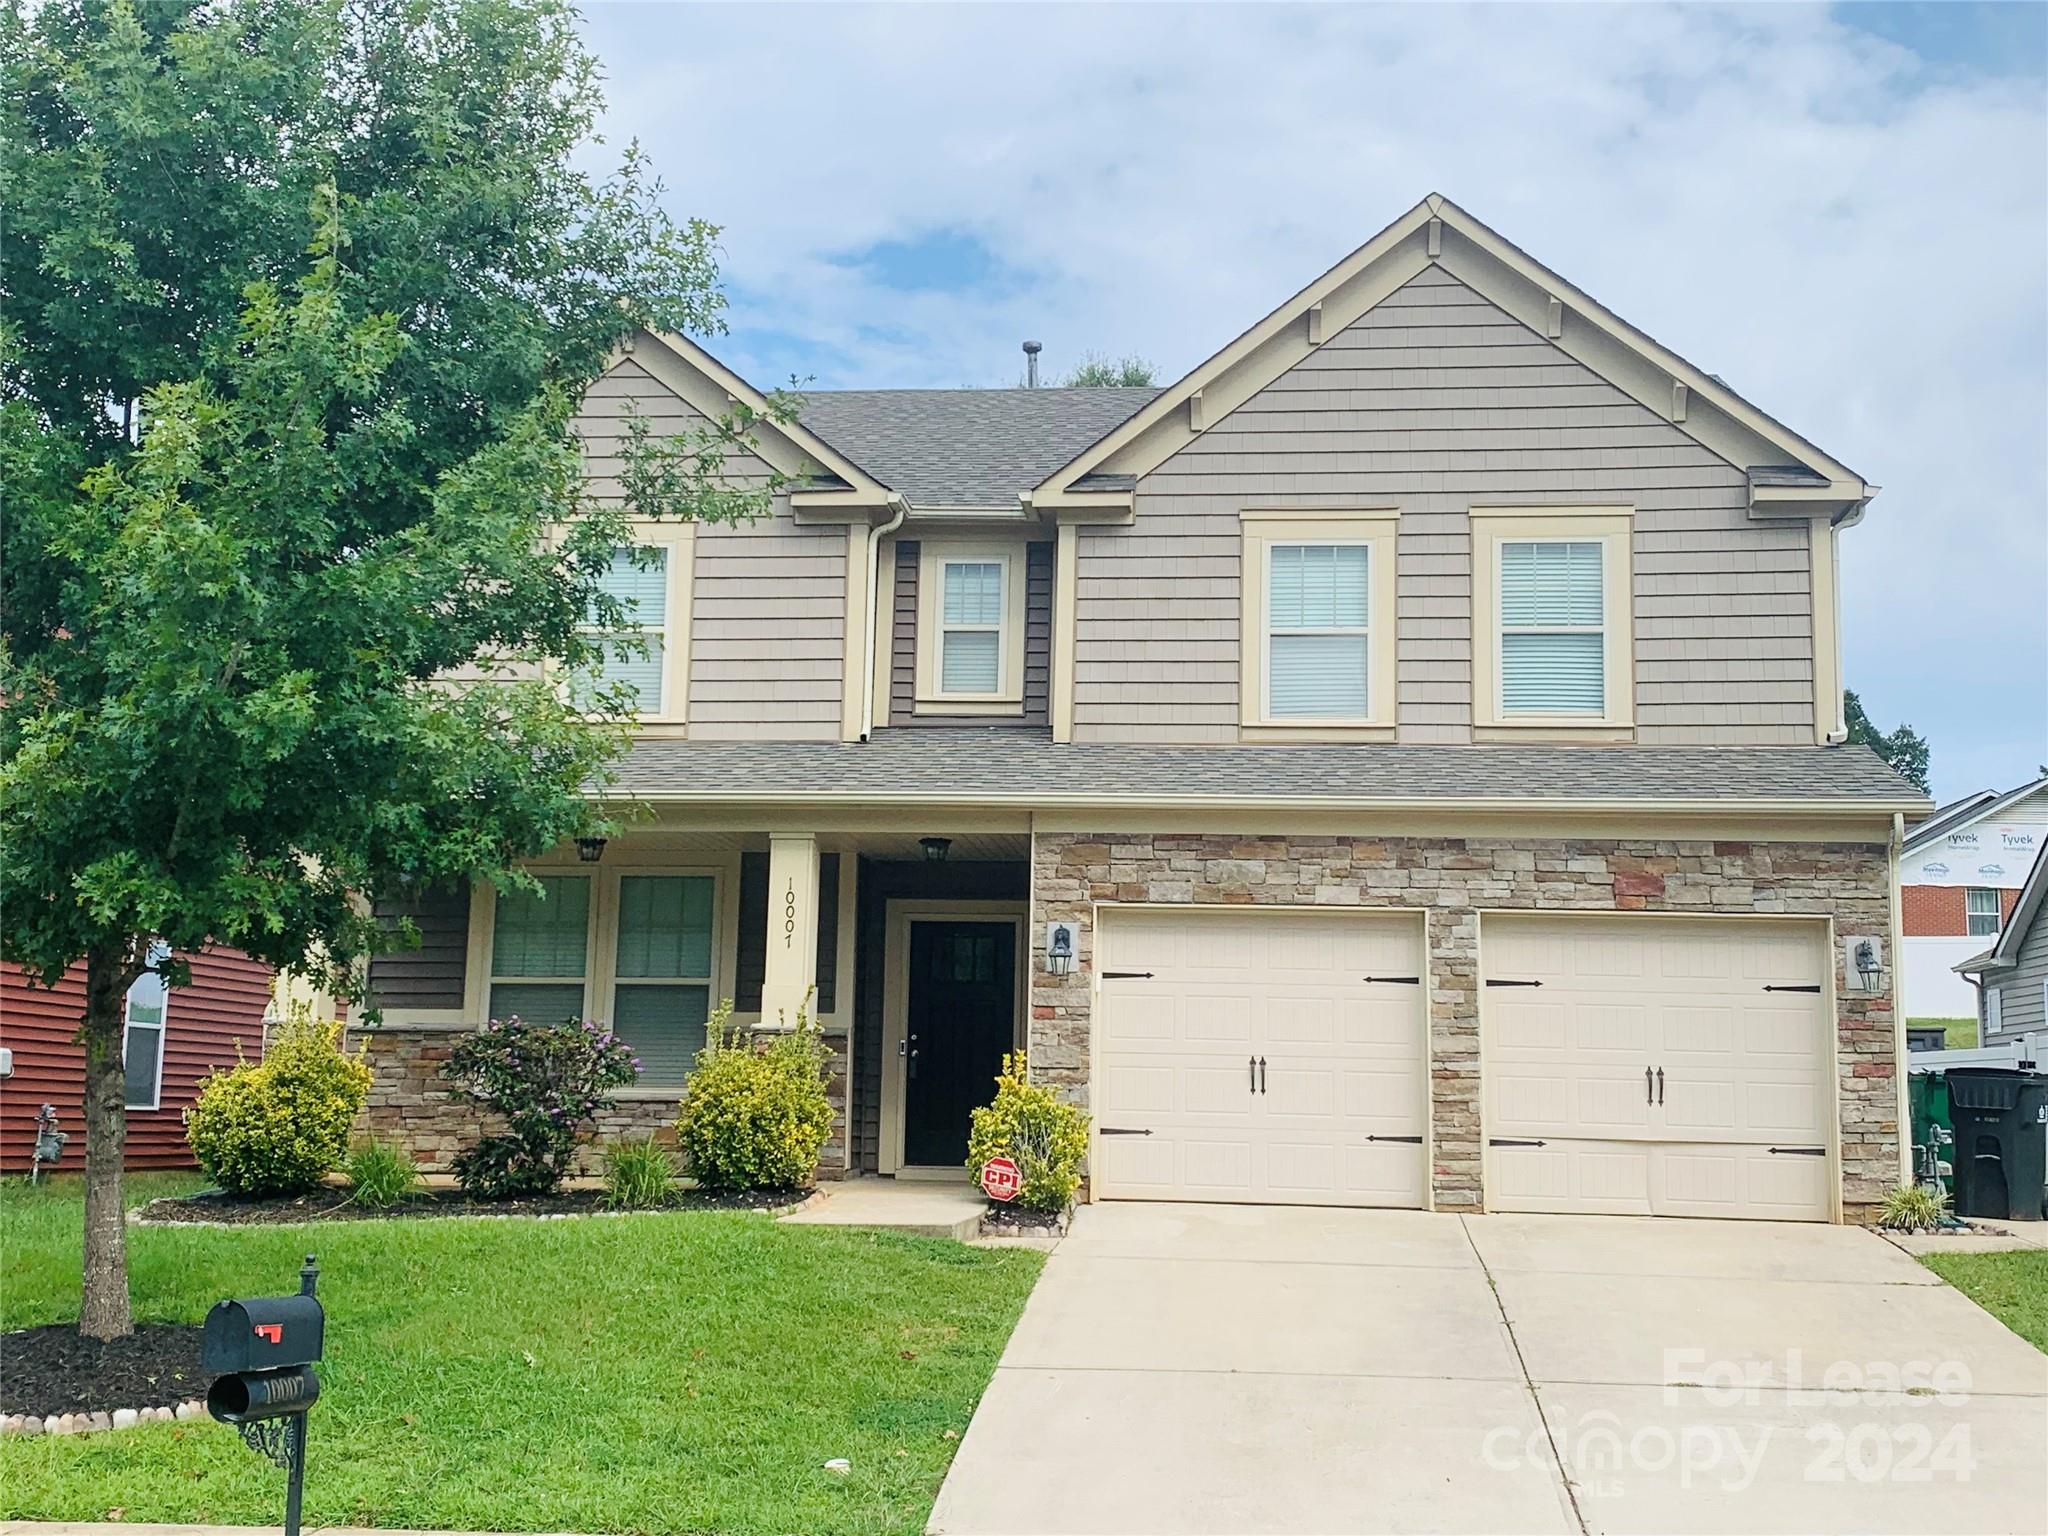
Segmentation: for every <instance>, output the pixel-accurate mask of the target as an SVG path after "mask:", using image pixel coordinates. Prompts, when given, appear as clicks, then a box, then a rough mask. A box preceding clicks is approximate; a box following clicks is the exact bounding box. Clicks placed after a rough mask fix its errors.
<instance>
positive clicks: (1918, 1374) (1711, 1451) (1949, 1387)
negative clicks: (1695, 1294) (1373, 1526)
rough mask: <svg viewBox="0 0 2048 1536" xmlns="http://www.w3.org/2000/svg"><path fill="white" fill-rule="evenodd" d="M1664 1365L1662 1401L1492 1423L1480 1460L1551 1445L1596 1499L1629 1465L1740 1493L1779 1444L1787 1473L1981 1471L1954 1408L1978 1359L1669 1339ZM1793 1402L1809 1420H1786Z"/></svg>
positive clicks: (1549, 1454)
mask: <svg viewBox="0 0 2048 1536" xmlns="http://www.w3.org/2000/svg"><path fill="white" fill-rule="evenodd" d="M1664 1364H1665V1371H1664V1380H1665V1381H1666V1382H1667V1383H1668V1385H1666V1386H1665V1388H1664V1390H1663V1393H1662V1397H1661V1404H1662V1410H1663V1411H1662V1412H1659V1413H1656V1414H1654V1415H1648V1414H1646V1415H1642V1416H1639V1417H1636V1418H1634V1419H1631V1420H1625V1419H1624V1418H1623V1417H1622V1416H1621V1415H1620V1414H1618V1413H1615V1412H1612V1411H1609V1410H1607V1409H1596V1410H1594V1411H1592V1412H1589V1413H1585V1414H1581V1415H1579V1416H1578V1417H1577V1418H1575V1419H1560V1418H1559V1417H1558V1416H1557V1415H1556V1413H1555V1412H1554V1411H1553V1412H1547V1413H1546V1415H1545V1419H1546V1422H1545V1423H1544V1424H1542V1425H1539V1426H1538V1427H1537V1428H1535V1429H1533V1430H1531V1429H1525V1428H1522V1427H1519V1426H1511V1425H1500V1426H1497V1427H1495V1428H1494V1429H1493V1430H1491V1431H1490V1432H1489V1433H1488V1434H1487V1435H1486V1437H1485V1440H1484V1443H1483V1446H1482V1451H1481V1455H1482V1459H1483V1460H1484V1461H1485V1463H1486V1464H1487V1465H1488V1466H1489V1467H1492V1468H1494V1469H1496V1470H1499V1471H1514V1470H1517V1469H1519V1468H1523V1467H1528V1466H1534V1465H1544V1464H1547V1463H1549V1462H1550V1461H1551V1459H1552V1458H1553V1457H1555V1459H1556V1461H1557V1463H1558V1464H1559V1465H1561V1466H1562V1467H1563V1468H1564V1470H1565V1474H1566V1475H1567V1476H1568V1477H1569V1478H1570V1479H1571V1481H1572V1482H1573V1483H1574V1484H1576V1485H1577V1486H1578V1487H1579V1489H1580V1491H1581V1492H1582V1493H1585V1494H1590V1495H1593V1496H1595V1497H1600V1496H1609V1497H1611V1496H1615V1495H1619V1494H1620V1493H1622V1492H1623V1491H1625V1488H1626V1486H1627V1480H1628V1479H1629V1478H1631V1477H1643V1478H1651V1479H1655V1480H1657V1481H1658V1483H1659V1484H1660V1485H1661V1486H1670V1485H1671V1484H1673V1483H1675V1484H1676V1486H1677V1488H1678V1489H1680V1490H1690V1491H1698V1492H1705V1491H1710V1490H1711V1491H1719V1492H1723V1493H1742V1492H1745V1491H1746V1490H1748V1489H1749V1488H1750V1487H1752V1486H1753V1485H1754V1484H1755V1482H1756V1479H1757V1477H1758V1475H1759V1474H1760V1473H1761V1472H1762V1470H1763V1468H1764V1466H1765V1463H1766V1462H1767V1461H1768V1460H1770V1459H1771V1458H1772V1456H1773V1453H1774V1452H1775V1453H1776V1455H1777V1458H1778V1460H1779V1461H1780V1462H1781V1463H1789V1464H1790V1465H1788V1466H1787V1467H1786V1470H1787V1471H1793V1470H1794V1469H1796V1475H1802V1476H1803V1477H1804V1478H1805V1479H1806V1480H1807V1481H1808V1482H1814V1483H1851V1482H1854V1483H1886V1482H1892V1483H1927V1482H1933V1481H1936V1480H1937V1479H1945V1480H1949V1481H1954V1482H1965V1481H1968V1480H1969V1478H1970V1477H1971V1475H1972V1474H1973V1473H1974V1471H1975V1469H1976V1462H1975V1458H1974V1456H1973V1455H1972V1453H1971V1445H1970V1426H1969V1425H1968V1424H1967V1423H1965V1422H1962V1421H1961V1420H1958V1419H1957V1418H1955V1417H1954V1410H1955V1409H1957V1408H1960V1407H1962V1406H1963V1405H1964V1404H1966V1403H1967V1402H1968V1401H1969V1392H1970V1373H1969V1369H1968V1367H1966V1366H1965V1365H1963V1364H1962V1363H1961V1362H1960V1361H1955V1360H1943V1361H1906V1362H1896V1361H1851V1360H1833V1361H1827V1362H1825V1363H1823V1364H1821V1365H1819V1366H1815V1365H1814V1364H1813V1363H1812V1362H1809V1361H1808V1360H1807V1359H1806V1358H1805V1356H1804V1355H1803V1354H1801V1353H1800V1352H1799V1351H1797V1350H1793V1351H1789V1352H1787V1354H1785V1355H1784V1356H1782V1357H1780V1358H1778V1359H1774V1360H1714V1359H1711V1358H1709V1357H1708V1356H1707V1354H1706V1353H1705V1352H1704V1351H1700V1350H1671V1351H1667V1352H1666V1354H1665V1360H1664ZM1736 1409H1750V1410H1759V1411H1757V1412H1750V1413H1744V1414H1741V1415H1739V1416H1737V1415H1734V1414H1732V1413H1731V1412H1730V1410H1736ZM1723 1414H1726V1415H1728V1417H1727V1418H1721V1417H1718V1416H1719V1415H1723ZM1795 1414H1796V1415H1798V1416H1799V1417H1801V1418H1802V1419H1804V1420H1806V1422H1804V1423H1801V1424H1799V1425H1796V1426H1790V1425H1786V1424H1785V1423H1783V1422H1781V1421H1780V1420H1781V1415H1782V1416H1791V1415H1795ZM1738 1417H1739V1422H1734V1421H1731V1420H1735V1419H1737V1418H1738Z"/></svg>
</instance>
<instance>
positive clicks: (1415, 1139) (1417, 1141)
mask: <svg viewBox="0 0 2048 1536" xmlns="http://www.w3.org/2000/svg"><path fill="white" fill-rule="evenodd" d="M1365 1139H1366V1140H1367V1141H1405V1142H1407V1143H1408V1144H1409V1145H1410V1146H1412V1147H1419V1146H1421V1145H1422V1138H1421V1137H1420V1136H1368V1137H1366V1138H1365Z"/></svg>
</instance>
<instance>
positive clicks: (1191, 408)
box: [1188, 389, 1209, 432]
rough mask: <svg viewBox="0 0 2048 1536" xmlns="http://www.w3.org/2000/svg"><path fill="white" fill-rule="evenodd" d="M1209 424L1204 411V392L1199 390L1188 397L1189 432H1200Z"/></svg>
mask: <svg viewBox="0 0 2048 1536" xmlns="http://www.w3.org/2000/svg"><path fill="white" fill-rule="evenodd" d="M1208 424H1209V423H1208V420H1207V419H1206V417H1205V416H1204V414H1203V411H1202V392H1201V391H1200V390H1199V389H1198V390H1196V391H1195V392H1194V393H1193V394H1191V395H1189V396H1188V430H1189V431H1190V432H1199V431H1201V430H1202V429H1203V428H1204V427H1206V426H1208Z"/></svg>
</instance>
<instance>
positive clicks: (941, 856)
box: [917, 837, 953, 864]
mask: <svg viewBox="0 0 2048 1536" xmlns="http://www.w3.org/2000/svg"><path fill="white" fill-rule="evenodd" d="M917 846H918V847H920V848H922V849H923V850H924V861H925V863H927V864H943V863H945V862H946V855H947V853H948V852H950V851H951V850H952V847H953V839H951V838H950V837H920V838H919V839H918V840H917Z"/></svg>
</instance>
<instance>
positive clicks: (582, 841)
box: [576, 837, 605, 864]
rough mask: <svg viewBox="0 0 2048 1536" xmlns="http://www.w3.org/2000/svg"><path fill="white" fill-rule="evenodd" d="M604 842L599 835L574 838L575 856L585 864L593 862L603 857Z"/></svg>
mask: <svg viewBox="0 0 2048 1536" xmlns="http://www.w3.org/2000/svg"><path fill="white" fill-rule="evenodd" d="M604 844H605V840H604V839H603V838H601V837H579V838H577V839H576V857H577V858H578V859H580V860H582V861H583V862H584V863H585V864H595V863H596V862H597V861H598V860H599V859H601V858H603V857H604Z"/></svg>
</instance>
